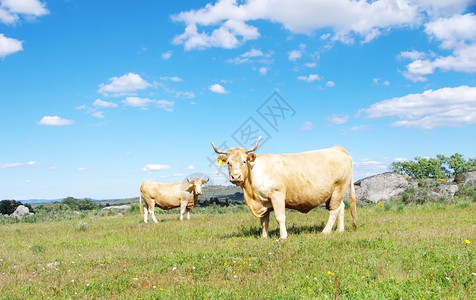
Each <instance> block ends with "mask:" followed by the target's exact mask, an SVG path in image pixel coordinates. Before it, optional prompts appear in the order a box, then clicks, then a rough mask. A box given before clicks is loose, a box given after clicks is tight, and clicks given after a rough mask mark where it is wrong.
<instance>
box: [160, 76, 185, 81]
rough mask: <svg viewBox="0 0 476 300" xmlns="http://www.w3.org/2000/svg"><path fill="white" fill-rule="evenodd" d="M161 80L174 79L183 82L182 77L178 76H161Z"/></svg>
mask: <svg viewBox="0 0 476 300" xmlns="http://www.w3.org/2000/svg"><path fill="white" fill-rule="evenodd" d="M160 79H161V80H164V81H169V80H170V81H173V82H182V78H180V77H178V76H171V77H169V76H163V77H160Z"/></svg>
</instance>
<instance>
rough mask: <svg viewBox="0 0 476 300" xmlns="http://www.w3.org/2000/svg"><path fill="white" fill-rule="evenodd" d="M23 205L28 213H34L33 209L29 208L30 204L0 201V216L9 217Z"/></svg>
mask: <svg viewBox="0 0 476 300" xmlns="http://www.w3.org/2000/svg"><path fill="white" fill-rule="evenodd" d="M20 205H24V206H26V207H28V209H29V210H30V212H34V211H33V208H32V207H31V205H30V204H23V203H21V201H15V200H2V201H0V215H5V214H6V215H11V214H13V212H15V209H17V207H18V206H20Z"/></svg>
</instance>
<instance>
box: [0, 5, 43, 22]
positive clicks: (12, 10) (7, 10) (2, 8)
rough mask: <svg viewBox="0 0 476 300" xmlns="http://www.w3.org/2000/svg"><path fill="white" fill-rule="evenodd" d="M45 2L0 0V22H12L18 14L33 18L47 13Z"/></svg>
mask: <svg viewBox="0 0 476 300" xmlns="http://www.w3.org/2000/svg"><path fill="white" fill-rule="evenodd" d="M48 13H49V11H48V10H47V9H46V4H44V3H42V2H40V1H38V0H2V1H0V22H2V23H5V24H14V23H16V22H17V21H18V20H19V19H20V15H24V16H26V17H27V18H28V19H31V20H34V19H35V18H36V17H41V16H44V15H47V14H48Z"/></svg>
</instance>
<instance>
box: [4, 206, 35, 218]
mask: <svg viewBox="0 0 476 300" xmlns="http://www.w3.org/2000/svg"><path fill="white" fill-rule="evenodd" d="M31 215H33V213H31V212H30V210H29V209H28V207H26V206H24V205H19V206H18V207H17V209H15V211H14V212H13V214H11V215H10V216H11V217H15V218H17V219H18V220H21V219H23V218H24V217H28V216H31Z"/></svg>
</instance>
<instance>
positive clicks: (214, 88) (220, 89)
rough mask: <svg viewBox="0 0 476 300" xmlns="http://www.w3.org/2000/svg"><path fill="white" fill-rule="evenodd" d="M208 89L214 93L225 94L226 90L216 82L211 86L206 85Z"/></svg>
mask: <svg viewBox="0 0 476 300" xmlns="http://www.w3.org/2000/svg"><path fill="white" fill-rule="evenodd" d="M208 89H209V90H210V91H212V92H214V93H217V94H226V93H227V91H226V90H225V88H224V87H223V86H222V85H220V84H218V83H215V84H212V85H211V86H209V87H208Z"/></svg>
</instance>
